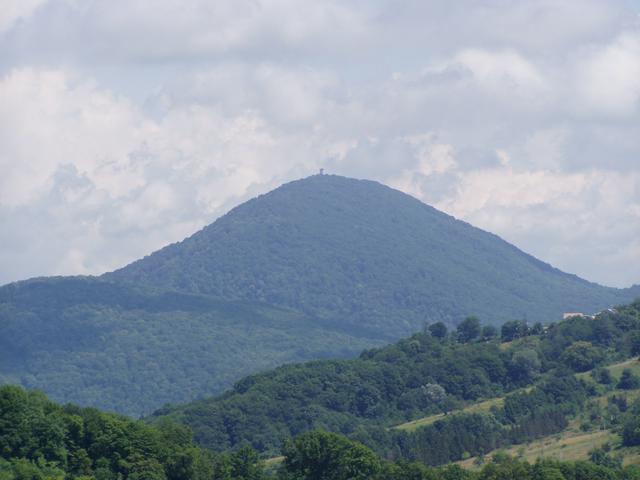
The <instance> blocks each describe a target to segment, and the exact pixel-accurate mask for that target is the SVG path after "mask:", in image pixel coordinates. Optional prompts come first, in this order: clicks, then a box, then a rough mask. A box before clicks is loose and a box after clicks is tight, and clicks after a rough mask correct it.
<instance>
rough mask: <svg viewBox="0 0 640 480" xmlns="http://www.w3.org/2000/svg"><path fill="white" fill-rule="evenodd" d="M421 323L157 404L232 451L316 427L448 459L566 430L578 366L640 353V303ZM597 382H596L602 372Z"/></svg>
mask: <svg viewBox="0 0 640 480" xmlns="http://www.w3.org/2000/svg"><path fill="white" fill-rule="evenodd" d="M497 334H498V332H496V329H495V328H492V327H488V326H485V327H484V328H481V327H480V325H479V322H478V321H477V319H474V318H469V319H467V320H466V321H465V322H462V323H461V324H460V325H459V327H458V328H457V329H456V331H454V332H446V329H445V328H444V326H443V325H439V324H434V325H431V326H430V328H429V329H428V330H427V331H426V332H423V333H419V334H415V335H413V336H411V337H410V338H407V339H405V340H401V341H400V342H398V343H396V344H394V345H390V346H387V347H384V348H380V349H374V350H367V351H364V352H363V353H362V354H361V355H360V357H359V358H358V359H353V360H342V361H338V360H335V361H315V362H310V363H305V364H294V365H286V366H284V367H279V368H277V369H275V370H273V371H271V372H266V373H263V374H257V375H252V376H249V377H246V378H245V379H243V380H241V381H240V382H238V383H237V384H236V385H235V387H234V388H233V390H231V391H229V392H226V393H225V394H223V395H221V396H218V397H214V398H209V399H205V400H200V401H197V402H193V403H190V404H187V405H183V406H178V407H168V408H165V409H162V410H160V411H158V412H156V414H155V416H154V417H153V418H151V419H150V420H151V421H157V420H158V419H163V418H166V417H169V418H172V419H174V420H177V421H180V422H183V423H185V424H187V425H189V426H190V427H192V428H193V431H194V434H195V438H196V440H197V441H198V443H199V444H201V445H202V446H205V447H207V448H210V449H213V450H215V451H225V450H227V449H230V448H234V447H236V446H238V445H242V444H244V443H250V444H252V445H253V447H254V448H256V449H257V450H260V451H263V452H267V453H270V454H275V453H276V452H277V451H278V449H279V448H280V445H281V444H282V442H284V441H286V440H287V439H289V438H292V437H294V436H296V435H299V434H301V433H303V432H305V431H309V430H312V429H315V428H323V429H326V430H330V431H334V432H338V433H341V434H345V435H348V436H351V437H352V438H356V439H358V440H361V441H362V442H364V443H366V444H368V445H370V446H371V447H373V448H375V449H376V450H378V452H379V453H380V454H383V455H385V456H391V457H394V456H396V457H397V456H399V457H400V458H405V459H409V460H420V461H423V462H426V463H432V464H443V463H446V462H448V461H453V460H459V459H460V458H461V456H462V454H463V453H464V452H467V453H468V454H472V455H476V454H480V453H486V452H488V451H491V450H493V449H495V448H497V447H500V446H504V445H510V444H512V443H522V442H524V441H528V440H531V439H533V438H537V437H538V436H543V435H547V434H549V433H554V432H558V431H560V430H562V429H563V428H564V427H565V426H566V424H567V415H570V414H575V413H576V412H577V411H580V410H581V409H582V405H583V404H584V402H585V400H586V398H587V397H589V396H590V395H592V393H593V391H592V390H593V388H592V387H591V386H589V385H587V384H585V383H584V382H582V381H580V380H579V379H577V378H576V376H575V374H576V373H577V372H585V371H588V370H592V369H594V368H596V367H598V366H600V365H604V364H607V363H610V362H612V361H618V360H621V359H626V358H629V357H630V356H632V355H638V354H640V301H636V302H635V303H633V304H631V305H629V306H626V307H619V308H618V310H616V311H606V312H602V313H601V314H599V315H598V316H597V317H596V318H595V319H593V318H590V317H573V318H571V319H568V320H566V321H561V322H559V323H555V324H551V325H549V326H547V327H543V326H542V325H541V324H536V325H526V324H524V323H523V322H519V321H510V322H507V323H505V324H504V325H503V326H502V327H501V329H500V334H501V337H498V336H497ZM598 381H600V380H598ZM505 394H507V395H506V397H505V399H504V400H503V402H502V404H496V405H494V407H495V408H492V409H491V413H487V412H473V413H469V414H465V415H462V416H459V415H449V416H447V415H445V416H444V417H443V418H442V419H441V421H439V422H436V423H434V424H432V425H428V426H425V427H422V428H419V429H416V430H415V431H407V430H404V429H401V430H389V428H390V427H392V426H393V425H397V424H399V423H402V422H405V421H407V420H411V419H415V418H418V417H422V416H425V415H430V414H435V413H439V412H444V413H448V412H451V411H453V410H455V409H457V408H459V407H460V406H461V405H464V404H465V403H468V402H473V401H477V400H479V399H486V398H492V397H499V396H503V395H505Z"/></svg>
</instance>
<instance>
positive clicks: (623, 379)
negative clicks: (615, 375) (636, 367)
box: [617, 368, 640, 390]
mask: <svg viewBox="0 0 640 480" xmlns="http://www.w3.org/2000/svg"><path fill="white" fill-rule="evenodd" d="M617 387H618V388H620V389H622V390H634V389H636V388H639V387H640V378H638V376H637V375H636V374H635V373H633V372H632V371H631V369H629V368H625V369H624V370H623V371H622V375H621V376H620V381H619V382H618V385H617Z"/></svg>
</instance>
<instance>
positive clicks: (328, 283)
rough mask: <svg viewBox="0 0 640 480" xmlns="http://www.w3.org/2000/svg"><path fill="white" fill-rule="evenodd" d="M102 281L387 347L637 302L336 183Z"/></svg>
mask: <svg viewBox="0 0 640 480" xmlns="http://www.w3.org/2000/svg"><path fill="white" fill-rule="evenodd" d="M105 278H108V279H111V280H118V281H124V282H129V283H133V284H136V285H150V286H154V287H162V288H171V289H176V290H180V291H184V292H192V293H201V294H207V295H213V296H216V297H220V298H225V299H233V300H249V301H260V302H266V303H269V304H274V305H282V306H287V307H290V308H294V309H297V310H299V311H302V312H304V313H306V314H308V315H311V316H313V317H317V318H318V321H319V322H336V321H337V322H340V324H343V325H344V326H345V328H348V329H350V330H351V331H353V332H363V331H364V332H372V333H373V334H374V335H375V336H379V337H381V336H385V337H387V338H398V337H399V336H401V335H404V334H408V333H410V332H413V331H415V330H417V329H419V328H421V326H422V325H423V323H424V322H434V321H444V322H446V323H449V324H455V323H457V322H458V321H460V320H461V319H462V318H464V317H465V316H467V315H471V314H473V315H477V316H479V317H481V318H482V319H483V320H485V321H488V322H494V323H499V322H503V321H505V320H509V319H514V318H527V319H528V320H530V321H549V320H553V319H557V318H559V317H560V316H561V315H562V313H563V312H567V311H582V312H595V311H598V310H600V309H602V308H605V307H608V306H610V305H613V304H618V303H624V302H627V301H630V300H631V299H633V297H634V292H631V291H630V290H628V289H627V290H620V289H615V288H607V287H603V286H600V285H597V284H594V283H590V282H587V281H585V280H583V279H581V278H578V277H577V276H575V275H570V274H566V273H563V272H561V271H560V270H558V269H556V268H553V267H552V266H551V265H549V264H546V263H544V262H541V261H539V260H537V259H535V258H534V257H532V256H531V255H528V254H526V253H524V252H522V251H520V250H518V249H517V248H516V247H514V246H513V245H510V244H509V243H507V242H505V241H504V240H502V239H500V238H499V237H497V236H496V235H493V234H490V233H487V232H485V231H483V230H480V229H478V228H475V227H473V226H471V225H469V224H467V223H465V222H462V221H459V220H456V219H455V218H453V217H451V216H449V215H446V214H444V213H442V212H440V211H438V210H436V209H434V208H432V207H430V206H428V205H425V204H424V203H422V202H420V201H418V200H416V199H415V198H413V197H410V196H408V195H405V194H403V193H401V192H399V191H397V190H394V189H391V188H389V187H386V186H384V185H381V184H379V183H376V182H372V181H365V180H354V179H350V178H345V177H339V176H334V175H315V176H312V177H308V178H305V179H303V180H299V181H295V182H291V183H288V184H285V185H283V186H281V187H280V188H277V189H276V190H274V191H272V192H270V193H268V194H266V195H262V196H260V197H258V198H255V199H253V200H250V201H248V202H246V203H244V204H242V205H240V206H239V207H237V208H235V209H233V210H232V211H231V212H229V213H228V214H227V215H225V216H223V217H222V218H220V219H219V220H217V221H216V222H214V223H213V224H212V225H209V226H208V227H206V228H204V229H203V230H201V231H199V232H198V233H196V234H194V235H193V236H191V237H189V238H187V239H186V240H184V241H182V242H179V243H176V244H173V245H170V246H168V247H166V248H163V249H162V250H160V251H158V252H156V253H154V254H152V255H150V256H148V257H145V258H143V259H142V260H139V261H137V262H134V263H132V264H131V265H128V266H126V267H125V268H123V269H120V270H117V271H115V272H113V273H110V274H107V275H105ZM635 294H636V295H638V294H640V288H639V289H638V290H636V292H635Z"/></svg>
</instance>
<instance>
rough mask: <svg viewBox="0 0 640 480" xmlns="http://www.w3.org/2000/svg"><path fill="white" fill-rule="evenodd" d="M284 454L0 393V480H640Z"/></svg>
mask: <svg viewBox="0 0 640 480" xmlns="http://www.w3.org/2000/svg"><path fill="white" fill-rule="evenodd" d="M632 410H633V413H631V412H630V415H629V420H627V421H626V422H625V425H624V430H625V432H626V431H628V432H632V433H630V434H629V435H635V436H636V437H638V433H637V432H638V424H639V422H640V415H639V414H640V403H638V404H637V405H634V407H633V408H632ZM625 439H626V434H625ZM625 441H626V440H625ZM629 441H634V442H640V437H639V438H633V439H631V438H630V439H629ZM281 454H282V461H281V462H280V463H279V464H277V465H275V466H269V465H267V463H266V462H264V461H262V460H260V459H259V457H258V455H257V453H256V452H255V451H254V450H253V449H251V447H248V446H244V447H240V448H238V449H236V450H234V451H233V452H229V453H223V454H215V453H212V452H209V451H207V450H204V449H202V448H200V447H198V446H196V445H195V444H194V442H193V440H192V438H191V432H190V430H189V428H188V427H185V426H183V425H179V424H176V423H173V422H171V421H168V420H165V421H163V422H159V423H157V424H156V425H153V426H151V425H148V424H146V423H144V422H142V421H140V420H131V419H128V418H126V417H123V416H119V415H115V414H109V413H104V412H100V411H98V410H96V409H93V408H81V407H77V406H74V405H64V406H61V405H58V404H55V403H53V402H51V401H50V400H48V399H47V398H46V396H45V395H43V394H42V393H40V392H27V391H25V390H24V389H22V388H21V387H15V386H4V387H0V479H1V480H64V479H77V480H118V479H127V480H366V479H371V480H396V479H397V480H406V479H413V480H440V479H442V480H458V479H460V480H485V479H486V480H490V479H496V480H497V479H503V480H508V479H513V480H516V479H518V480H522V479H524V480H528V479H531V480H546V479H549V480H563V479H567V480H591V479H610V480H618V479H619V480H634V479H640V468H638V467H634V466H630V467H624V468H623V467H622V465H621V464H620V462H616V461H615V460H614V459H612V458H611V457H610V456H608V455H607V454H606V453H603V452H593V454H592V455H591V460H590V461H580V462H558V461H551V460H539V461H537V462H535V463H533V464H531V463H528V462H526V461H522V460H519V459H517V458H513V457H510V456H508V455H506V454H503V453H497V454H495V455H494V456H493V458H492V459H491V461H490V462H488V463H486V464H485V465H484V466H483V467H482V468H481V469H479V470H477V471H468V470H464V469H462V468H460V467H459V466H457V465H449V466H445V467H439V468H435V467H428V466H426V465H424V464H423V463H419V462H409V461H390V460H388V459H384V458H381V457H380V456H378V455H376V453H375V452H374V451H373V450H371V449H369V448H368V447H366V446H365V445H363V444H361V443H359V442H356V441H353V440H349V439H347V438H346V437H343V436H341V435H338V434H336V433H330V432H326V431H322V430H313V431H309V432H306V433H304V434H301V435H299V436H298V437H297V438H295V439H290V440H288V441H286V442H285V443H284V444H283V445H282V448H281Z"/></svg>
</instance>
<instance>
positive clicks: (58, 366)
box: [0, 277, 375, 416]
mask: <svg viewBox="0 0 640 480" xmlns="http://www.w3.org/2000/svg"><path fill="white" fill-rule="evenodd" d="M372 343H375V340H374V339H365V338H354V337H352V336H349V335H346V334H344V333H341V332H340V331H334V330H331V329H329V328H327V327H326V326H325V327H324V328H320V327H319V326H317V325H316V324H315V322H313V321H312V320H311V319H309V318H307V317H305V316H304V315H301V314H299V313H297V312H293V311H291V310H287V309H284V308H278V307H271V306H268V305H263V304H259V303H251V302H242V303H239V302H230V301H223V300H216V299H212V298H210V297H205V296H202V295H191V294H184V293H174V292H164V291H155V290H149V289H144V288H139V287H132V286H129V285H126V286H123V285H118V284H113V283H110V282H106V281H102V280H98V279H95V278H87V277H66V278H65V277H60V278H48V279H33V280H29V281H26V282H19V283H14V284H10V285H6V286H4V287H1V288H0V383H18V384H21V385H24V386H26V387H29V388H40V389H43V390H45V391H46V392H47V393H48V394H49V395H50V396H51V397H52V398H53V399H55V400H57V401H63V402H67V401H73V402H77V403H80V404H82V405H92V406H97V407H101V408H105V409H108V410H115V411H118V412H121V413H127V414H130V415H136V416H137V415H140V414H142V413H149V412H150V411H152V410H153V409H155V408H158V407H160V406H161V405H163V404H164V403H167V402H184V401H187V400H192V399H194V398H198V397H201V396H203V395H205V394H208V395H210V394H212V393H213V392H220V391H221V390H223V389H224V388H227V387H228V386H229V385H231V384H232V383H233V382H234V381H236V380H237V379H238V378H240V377H242V376H243V375H246V374H248V373H251V372H255V371H258V370H262V369H264V368H268V367H269V366H276V365H280V364H282V363H286V362H291V361H296V360H304V359H311V358H326V357H335V356H336V355H337V356H342V357H345V356H352V355H355V354H357V352H359V351H360V350H361V349H362V348H364V347H365V346H368V345H371V344H372Z"/></svg>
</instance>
